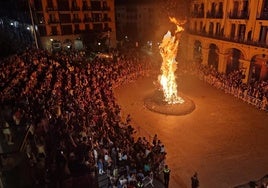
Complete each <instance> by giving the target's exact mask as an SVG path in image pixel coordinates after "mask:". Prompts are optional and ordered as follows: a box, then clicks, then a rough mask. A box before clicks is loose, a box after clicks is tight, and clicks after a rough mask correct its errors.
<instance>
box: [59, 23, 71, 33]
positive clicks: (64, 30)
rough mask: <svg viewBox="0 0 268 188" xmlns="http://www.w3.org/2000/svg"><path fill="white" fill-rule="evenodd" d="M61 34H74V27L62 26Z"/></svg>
mask: <svg viewBox="0 0 268 188" xmlns="http://www.w3.org/2000/svg"><path fill="white" fill-rule="evenodd" d="M61 33H62V34H63V35H71V34H73V29H72V25H62V26H61Z"/></svg>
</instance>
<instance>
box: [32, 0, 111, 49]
mask: <svg viewBox="0 0 268 188" xmlns="http://www.w3.org/2000/svg"><path fill="white" fill-rule="evenodd" d="M31 2H32V3H31V6H32V10H33V11H32V15H33V18H34V22H35V25H36V26H37V29H36V30H37V38H38V39H40V40H39V43H40V44H41V47H42V48H44V49H47V50H51V49H52V48H57V47H58V48H62V47H63V48H64V47H67V48H71V47H72V48H75V49H80V48H83V42H84V41H83V38H86V40H91V41H93V42H95V43H96V40H95V41H94V39H96V38H99V39H102V42H103V43H105V45H106V46H109V47H115V45H116V30H115V11H114V10H115V8H114V0H33V1H31ZM83 36H84V37H83ZM55 41H56V42H55ZM97 43H98V45H101V43H100V42H97Z"/></svg>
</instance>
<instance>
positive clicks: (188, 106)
mask: <svg viewBox="0 0 268 188" xmlns="http://www.w3.org/2000/svg"><path fill="white" fill-rule="evenodd" d="M179 96H180V97H181V98H182V99H183V100H184V103H182V104H179V103H177V104H168V103H167V102H165V101H164V100H163V93H162V92H161V91H155V92H154V93H152V94H151V95H150V96H148V97H146V98H145V99H144V105H145V106H146V108H148V109H149V110H151V111H153V112H157V113H160V114H165V115H174V116H181V115H186V114H190V113H191V112H192V111H194V109H195V104H194V102H193V101H192V100H191V99H189V98H188V97H186V96H185V95H184V94H182V93H179Z"/></svg>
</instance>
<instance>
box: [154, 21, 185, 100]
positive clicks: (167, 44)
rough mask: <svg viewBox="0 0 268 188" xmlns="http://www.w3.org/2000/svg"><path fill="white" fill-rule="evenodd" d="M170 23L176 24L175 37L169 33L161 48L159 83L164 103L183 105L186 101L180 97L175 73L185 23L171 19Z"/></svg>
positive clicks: (165, 36)
mask: <svg viewBox="0 0 268 188" xmlns="http://www.w3.org/2000/svg"><path fill="white" fill-rule="evenodd" d="M169 19H170V21H171V22H172V23H174V24H176V27H177V28H176V31H175V35H174V36H172V34H171V32H170V31H168V32H167V33H166V34H165V35H164V37H163V40H162V43H161V44H160V46H159V49H160V54H161V57H162V60H163V61H162V65H161V73H162V74H161V75H159V80H158V81H159V82H160V84H161V86H162V90H163V94H164V101H165V102H167V103H168V104H177V103H180V104H182V103H183V102H184V100H183V99H182V98H181V97H179V96H178V91H177V83H176V76H175V71H176V69H177V62H176V56H177V53H178V45H179V41H180V36H181V33H182V32H183V31H184V29H183V27H182V25H183V24H184V23H185V22H180V21H177V20H176V19H175V18H171V17H170V18H169Z"/></svg>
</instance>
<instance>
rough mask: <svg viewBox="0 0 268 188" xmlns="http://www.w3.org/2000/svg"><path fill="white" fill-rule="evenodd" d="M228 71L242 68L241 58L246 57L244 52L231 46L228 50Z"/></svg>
mask: <svg viewBox="0 0 268 188" xmlns="http://www.w3.org/2000/svg"><path fill="white" fill-rule="evenodd" d="M227 53H228V57H227V67H226V73H227V74H229V73H231V72H233V71H236V70H240V69H241V68H242V67H241V66H240V62H239V59H244V56H243V54H242V52H241V51H240V50H238V49H235V48H231V49H229V50H228V52H227Z"/></svg>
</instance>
